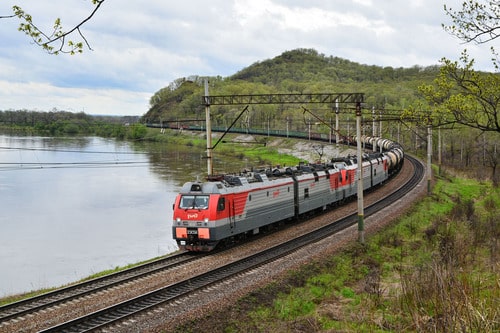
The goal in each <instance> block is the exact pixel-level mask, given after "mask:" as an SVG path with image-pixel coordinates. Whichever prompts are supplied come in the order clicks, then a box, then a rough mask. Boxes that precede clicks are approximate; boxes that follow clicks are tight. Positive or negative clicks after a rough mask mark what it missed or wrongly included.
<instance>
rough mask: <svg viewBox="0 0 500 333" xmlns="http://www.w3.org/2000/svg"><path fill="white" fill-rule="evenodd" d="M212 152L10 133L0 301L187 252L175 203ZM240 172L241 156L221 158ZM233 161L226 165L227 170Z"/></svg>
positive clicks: (4, 150) (0, 174) (0, 229)
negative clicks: (181, 249) (175, 234)
mask: <svg viewBox="0 0 500 333" xmlns="http://www.w3.org/2000/svg"><path fill="white" fill-rule="evenodd" d="M204 155H205V153H204V151H203V149H199V148H196V147H179V146H175V145H169V144H158V143H149V144H148V143H141V144H137V143H136V144H133V143H129V142H123V141H115V140H112V139H103V138H98V137H78V138H52V137H33V136H13V135H1V134H0V210H1V214H0V267H1V270H2V273H1V274H0V297H3V296H7V295H11V294H17V293H23V292H28V291H30V290H37V289H41V288H48V287H57V286H61V285H64V284H67V283H70V282H74V281H76V280H79V279H81V278H84V277H86V276H88V275H91V274H93V273H96V272H100V271H103V270H107V269H113V268H115V267H118V266H125V265H128V264H131V263H136V262H138V261H143V260H147V259H150V258H154V257H157V256H162V255H165V254H168V253H171V252H173V251H176V250H177V245H176V244H175V242H174V241H173V240H172V235H171V220H172V204H173V202H174V199H175V196H176V194H177V191H178V190H179V188H180V187H181V186H182V184H183V183H184V182H185V181H188V180H193V179H196V178H197V177H198V178H200V179H201V178H202V177H203V176H204V175H205V174H206V159H205V158H204ZM216 163H219V168H222V167H226V166H227V167H228V168H231V169H232V170H234V168H235V167H239V164H241V163H243V162H242V161H241V160H238V159H236V158H234V159H233V160H231V159H223V161H222V160H218V161H216ZM221 163H223V165H220V164H221Z"/></svg>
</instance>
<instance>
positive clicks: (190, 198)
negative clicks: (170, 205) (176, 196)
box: [179, 195, 208, 209]
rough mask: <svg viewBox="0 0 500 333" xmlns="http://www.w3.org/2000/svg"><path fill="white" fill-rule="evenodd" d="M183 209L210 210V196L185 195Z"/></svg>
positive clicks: (182, 200)
mask: <svg viewBox="0 0 500 333" xmlns="http://www.w3.org/2000/svg"><path fill="white" fill-rule="evenodd" d="M179 208H181V209H208V195H183V196H182V198H181V202H180V204H179Z"/></svg>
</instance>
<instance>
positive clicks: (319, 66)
mask: <svg viewBox="0 0 500 333" xmlns="http://www.w3.org/2000/svg"><path fill="white" fill-rule="evenodd" d="M438 72H439V68H438V67H437V66H433V67H419V66H414V67H411V68H393V67H380V66H373V65H365V64H359V63H356V62H352V61H349V60H347V59H342V58H339V57H334V56H326V55H324V54H319V53H318V52H317V51H315V50H312V49H297V50H292V51H286V52H284V53H282V54H281V55H279V56H277V57H275V58H273V59H267V60H263V61H259V62H256V63H254V64H252V65H250V66H248V67H246V68H243V69H242V70H240V71H239V72H237V73H235V74H234V75H232V76H229V77H226V78H222V77H214V78H210V94H211V95H225V94H267V93H329V92H332V93H333V92H360V93H364V94H365V101H366V107H369V108H371V107H372V106H373V107H376V108H377V109H382V108H385V109H397V110H399V109H401V108H403V107H405V106H407V105H409V104H410V103H412V102H414V101H415V100H417V99H418V98H419V96H418V92H417V87H418V86H419V85H421V84H423V83H431V82H432V80H433V79H434V78H435V77H436V75H437V74H438ZM202 95H204V90H203V82H202V78H200V77H196V76H195V77H190V78H180V79H177V80H176V81H174V82H173V83H171V84H170V85H169V86H168V87H164V88H162V89H160V90H159V91H157V92H156V93H155V94H154V95H153V96H152V97H151V100H150V109H149V111H148V112H147V113H146V114H145V115H144V120H145V121H148V122H159V121H165V120H179V119H190V118H193V117H194V118H196V117H201V116H202V115H203V106H202V105H201V99H200V96H202ZM258 109H259V110H260V109H265V110H266V112H267V114H269V113H271V114H272V118H274V119H281V117H280V116H281V115H282V114H280V113H283V111H284V110H283V106H281V109H280V108H279V107H277V106H276V107H274V108H272V107H270V106H266V107H260V108H258ZM278 109H280V110H278ZM227 111H228V109H227V108H222V107H220V108H215V111H213V114H214V116H215V118H216V120H217V115H218V114H219V113H221V114H222V113H227ZM221 117H223V116H219V118H221ZM268 117H269V115H268ZM258 118H259V117H258V116H257V119H258Z"/></svg>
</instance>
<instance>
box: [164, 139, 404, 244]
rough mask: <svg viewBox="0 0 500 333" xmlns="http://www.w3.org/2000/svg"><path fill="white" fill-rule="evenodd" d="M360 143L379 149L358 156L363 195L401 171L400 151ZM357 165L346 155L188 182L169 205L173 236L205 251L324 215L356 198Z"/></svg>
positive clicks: (385, 143) (381, 142)
mask: <svg viewBox="0 0 500 333" xmlns="http://www.w3.org/2000/svg"><path fill="white" fill-rule="evenodd" d="M362 141H363V142H364V143H365V144H367V146H371V145H373V144H376V146H377V147H382V148H383V149H382V152H380V153H364V154H363V158H362V170H363V171H362V175H363V188H364V190H368V189H371V188H373V187H375V186H379V185H381V184H382V183H384V182H385V181H386V180H387V179H389V178H390V177H391V176H392V175H393V174H395V173H397V172H398V171H399V170H400V169H401V167H402V165H403V160H404V151H403V149H402V147H401V146H400V145H399V144H397V143H396V142H393V141H391V140H387V139H381V138H372V137H363V138H362ZM357 163H358V161H357V158H356V157H355V156H354V157H353V156H347V157H344V158H336V159H332V160H331V161H330V162H328V163H320V164H301V165H298V166H296V167H287V168H278V167H277V168H267V169H261V170H244V171H242V172H241V173H239V174H226V175H218V176H209V177H208V178H207V181H205V182H199V181H195V182H187V183H185V184H184V185H183V186H182V188H181V190H180V193H179V194H178V195H177V197H176V199H175V203H174V204H173V226H172V235H173V237H174V239H175V240H176V241H177V244H178V246H179V248H180V249H181V250H188V251H203V252H206V251H211V250H213V249H214V248H215V247H216V246H218V245H219V244H228V243H232V242H235V241H237V240H239V239H243V238H246V237H247V236H249V235H255V234H258V233H259V232H260V231H262V230H264V229H266V228H270V227H272V226H274V225H275V224H277V223H280V222H283V221H286V220H292V219H299V218H300V217H302V216H305V215H307V214H309V213H312V212H316V211H318V210H326V209H327V208H328V207H331V206H334V205H338V204H341V203H343V202H345V201H346V200H349V199H351V198H353V197H355V196H356V195H357V178H358V177H357V172H358V164H357Z"/></svg>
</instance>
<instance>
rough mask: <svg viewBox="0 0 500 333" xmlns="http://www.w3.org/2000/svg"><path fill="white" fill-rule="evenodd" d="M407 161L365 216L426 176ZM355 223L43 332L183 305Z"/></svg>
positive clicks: (93, 326)
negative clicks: (402, 178) (399, 180)
mask: <svg viewBox="0 0 500 333" xmlns="http://www.w3.org/2000/svg"><path fill="white" fill-rule="evenodd" d="M406 161H407V162H409V163H412V164H413V167H414V173H413V176H412V177H411V178H410V180H409V181H408V182H406V183H405V184H404V185H403V186H401V187H400V188H399V189H398V190H397V191H395V192H393V193H392V194H390V195H388V196H387V197H385V198H383V199H381V200H379V201H377V202H375V203H373V204H371V205H370V206H367V207H365V216H370V215H372V214H374V213H376V212H378V211H380V210H381V209H383V208H384V207H386V206H389V205H391V204H393V203H395V202H397V201H398V200H400V199H401V198H403V197H404V196H405V195H406V194H408V193H409V192H410V191H411V190H412V189H413V188H415V187H416V186H417V184H419V183H420V182H421V180H422V179H423V177H424V175H425V168H424V166H423V165H422V163H421V162H419V161H418V160H416V159H414V158H412V157H407V158H406ZM356 222H357V214H356V213H354V214H351V215H349V216H347V217H344V218H342V219H340V220H338V221H336V222H335V223H331V224H328V225H326V226H324V227H321V228H319V229H316V230H314V231H312V232H310V233H307V234H304V235H303V236H301V237H298V238H295V239H293V240H291V241H288V242H285V243H282V244H280V245H277V246H275V247H272V248H269V249H267V250H264V251H261V252H259V253H255V254H253V255H250V256H247V257H245V258H243V259H240V260H237V261H235V262H232V263H230V264H227V265H224V266H221V267H219V268H217V269H214V270H211V271H208V272H206V273H203V274H200V275H197V276H192V277H190V278H188V279H185V280H183V281H179V282H177V283H174V284H171V285H168V286H166V287H164V288H160V289H157V290H155V291H153V292H150V293H146V294H144V295H141V296H139V297H136V298H133V299H130V300H128V301H125V302H122V303H119V304H116V305H113V306H110V307H107V308H105V309H102V310H100V311H97V312H94V313H91V314H88V315H85V316H82V317H80V318H76V319H74V320H71V321H68V322H66V323H63V324H61V325H57V326H53V327H51V328H48V329H46V330H44V331H42V332H86V331H91V330H98V329H101V328H104V327H108V326H110V325H113V324H117V323H121V322H125V321H127V320H128V319H131V318H132V317H135V316H137V315H139V314H141V313H144V312H146V311H149V310H151V309H154V308H157V307H166V306H169V305H175V304H176V302H181V300H182V299H183V298H185V297H189V295H191V294H193V293H196V292H199V291H203V290H206V289H207V288H210V287H211V286H213V285H217V284H220V283H224V281H226V280H228V279H231V278H235V277H238V276H240V275H242V274H245V273H246V272H248V271H251V270H253V269H256V268H257V267H259V266H262V265H265V264H268V263H270V262H273V261H275V260H278V259H280V258H284V257H286V256H287V255H288V254H291V253H293V252H295V251H297V250H299V249H301V248H303V247H305V246H307V245H309V244H312V243H315V242H318V241H320V240H322V239H324V238H326V237H328V236H331V235H332V234H335V233H336V232H339V231H341V230H343V229H345V228H347V227H349V226H351V225H353V224H355V223H356ZM118 283H119V282H118ZM90 292H92V291H90ZM42 296H44V295H42ZM42 298H43V297H42ZM28 301H29V300H28ZM2 310H3V309H2V308H0V316H1V313H3V311H2ZM2 318H3V317H0V326H1V322H2V321H3V320H4V319H2Z"/></svg>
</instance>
